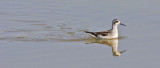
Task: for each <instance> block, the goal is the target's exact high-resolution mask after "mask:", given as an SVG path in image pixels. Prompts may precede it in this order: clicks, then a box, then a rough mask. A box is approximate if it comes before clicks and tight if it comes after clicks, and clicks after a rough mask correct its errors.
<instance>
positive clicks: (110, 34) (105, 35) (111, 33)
mask: <svg viewBox="0 0 160 68" xmlns="http://www.w3.org/2000/svg"><path fill="white" fill-rule="evenodd" d="M119 24H120V25H123V26H126V25H124V24H122V23H120V21H119V20H118V19H114V20H113V21H112V29H110V30H107V31H102V32H89V31H85V32H86V33H89V34H90V35H91V36H92V37H95V38H98V39H112V38H117V37H118V29H117V26H118V25H119Z"/></svg>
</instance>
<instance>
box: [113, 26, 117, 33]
mask: <svg viewBox="0 0 160 68" xmlns="http://www.w3.org/2000/svg"><path fill="white" fill-rule="evenodd" d="M112 30H113V32H115V33H117V34H118V29H117V25H112Z"/></svg>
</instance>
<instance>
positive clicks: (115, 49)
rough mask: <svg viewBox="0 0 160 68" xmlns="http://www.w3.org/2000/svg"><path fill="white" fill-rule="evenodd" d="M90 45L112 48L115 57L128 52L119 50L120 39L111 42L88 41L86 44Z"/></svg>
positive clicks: (110, 40)
mask: <svg viewBox="0 0 160 68" xmlns="http://www.w3.org/2000/svg"><path fill="white" fill-rule="evenodd" d="M89 43H99V44H104V45H108V46H110V47H112V54H113V56H120V55H121V54H122V53H124V52H125V51H126V50H123V51H119V50H118V39H109V40H99V39H94V40H88V41H87V42H86V44H89Z"/></svg>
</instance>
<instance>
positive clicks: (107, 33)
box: [85, 30, 111, 37]
mask: <svg viewBox="0 0 160 68" xmlns="http://www.w3.org/2000/svg"><path fill="white" fill-rule="evenodd" d="M85 32H86V33H89V34H91V35H93V36H95V37H97V36H99V35H101V36H108V35H109V34H110V32H111V31H110V30H107V31H102V32H89V31H85Z"/></svg>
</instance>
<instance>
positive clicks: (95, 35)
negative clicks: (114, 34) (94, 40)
mask: <svg viewBox="0 0 160 68" xmlns="http://www.w3.org/2000/svg"><path fill="white" fill-rule="evenodd" d="M84 32H85V33H89V34H90V35H91V36H92V37H97V34H96V33H95V32H89V31H84Z"/></svg>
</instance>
